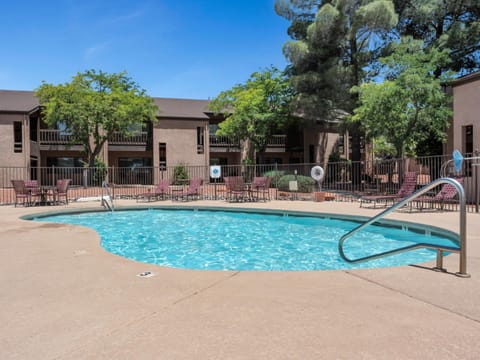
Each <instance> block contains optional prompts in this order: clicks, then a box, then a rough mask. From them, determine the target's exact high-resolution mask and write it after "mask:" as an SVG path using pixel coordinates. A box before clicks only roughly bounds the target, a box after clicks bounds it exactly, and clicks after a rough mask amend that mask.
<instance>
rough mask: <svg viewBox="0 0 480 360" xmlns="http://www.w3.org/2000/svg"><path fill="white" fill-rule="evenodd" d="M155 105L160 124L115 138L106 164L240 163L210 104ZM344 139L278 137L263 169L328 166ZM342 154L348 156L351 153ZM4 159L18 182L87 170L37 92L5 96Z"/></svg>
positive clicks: (332, 132) (1, 121) (315, 134)
mask: <svg viewBox="0 0 480 360" xmlns="http://www.w3.org/2000/svg"><path fill="white" fill-rule="evenodd" d="M154 102H155V104H156V105H157V106H158V108H159V111H158V114H157V118H158V122H157V124H155V125H149V126H146V127H145V128H144V129H142V131H139V132H138V133H137V134H136V135H135V136H129V137H125V136H122V135H121V134H117V135H116V136H113V137H112V139H110V140H109V142H108V143H106V144H105V146H104V149H103V152H102V154H101V155H100V157H101V159H102V161H103V162H104V163H105V164H107V165H108V166H110V167H117V168H143V167H152V168H159V169H162V168H165V167H171V166H176V165H178V164H183V165H187V166H203V167H205V168H207V167H208V166H209V165H237V164H239V163H240V158H241V154H240V144H239V141H238V140H236V139H231V138H227V137H222V136H217V135H216V134H215V132H216V130H217V128H218V124H219V123H220V122H221V121H222V119H221V118H219V117H217V116H215V115H214V114H213V113H212V112H211V111H210V110H209V109H208V105H209V101H208V100H191V99H170V98H154ZM338 138H339V135H338V133H337V130H336V126H335V124H330V125H329V126H328V127H327V128H325V126H322V127H320V126H314V127H312V128H308V129H300V128H291V129H288V130H286V131H285V132H284V133H279V134H277V135H274V136H273V137H272V138H271V139H270V141H269V143H268V146H267V147H266V149H265V151H264V152H263V153H262V154H260V156H258V159H259V162H261V163H262V164H273V163H277V164H288V163H321V164H324V163H325V162H326V160H327V158H328V154H330V153H331V151H332V149H333V148H334V146H336V144H337V142H338ZM340 143H343V142H340ZM340 150H341V151H342V152H343V153H344V154H348V149H345V148H344V147H341V148H340ZM0 153H1V154H2V157H0V168H6V167H10V168H14V167H18V168H19V171H25V170H24V169H29V170H28V171H30V172H31V173H30V174H24V175H21V176H20V175H18V176H17V177H24V178H27V177H32V178H33V177H35V169H39V168H47V167H56V168H61V167H69V168H72V167H77V168H81V167H82V166H83V162H82V161H83V159H84V156H83V154H82V147H81V145H79V144H72V143H71V139H70V135H69V134H68V133H67V132H66V131H65V130H64V129H61V128H57V129H51V128H48V127H47V126H46V124H45V123H44V122H43V121H42V120H41V112H40V106H39V103H38V100H37V99H36V97H35V96H34V92H32V91H11V90H0ZM20 169H22V170H20ZM10 173H11V171H10ZM4 181H7V182H9V180H8V179H4ZM151 181H152V182H154V181H155V179H151Z"/></svg>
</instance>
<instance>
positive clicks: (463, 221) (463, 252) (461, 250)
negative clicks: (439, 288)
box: [338, 178, 470, 278]
mask: <svg viewBox="0 0 480 360" xmlns="http://www.w3.org/2000/svg"><path fill="white" fill-rule="evenodd" d="M440 184H451V185H453V186H454V187H455V188H456V189H457V191H458V195H459V202H460V234H459V239H458V240H457V241H456V243H457V244H458V247H453V246H446V245H445V246H444V245H433V244H428V243H417V244H413V245H408V246H405V247H401V248H398V249H394V250H389V251H385V252H381V253H378V254H373V255H369V256H365V257H361V258H357V259H350V258H348V257H347V256H346V255H345V252H344V251H343V244H344V242H345V240H347V239H348V238H349V237H351V236H352V235H354V234H355V233H357V232H359V231H360V230H362V229H363V228H365V227H367V226H368V225H371V224H373V223H374V222H376V221H378V220H380V219H382V218H383V217H385V216H386V215H388V214H390V213H391V212H392V211H394V210H396V209H398V208H401V207H402V206H404V205H405V204H407V203H408V202H410V201H412V200H414V199H416V198H417V197H419V196H421V195H423V194H425V193H426V192H428V191H430V190H431V189H433V188H434V187H436V186H438V185H440ZM466 231H467V216H466V200H465V191H464V190H463V186H462V185H461V184H460V183H459V182H458V181H457V180H455V179H452V178H440V179H437V180H434V181H432V182H431V183H430V184H427V185H425V186H424V187H423V188H421V189H420V190H418V191H416V192H415V193H414V194H412V195H410V196H408V197H407V198H405V199H403V200H401V201H399V202H397V203H395V204H394V205H393V206H391V207H390V208H388V209H386V210H384V211H382V212H381V213H380V214H378V215H376V216H374V217H372V218H370V219H369V220H368V221H367V222H365V223H363V224H361V225H359V226H357V227H356V228H354V229H353V230H351V231H349V232H348V233H346V234H345V235H343V236H342V237H341V238H340V240H339V242H338V251H339V252H340V256H341V257H342V259H343V260H345V261H347V262H349V263H360V262H364V261H369V260H374V259H379V258H383V257H386V256H391V255H395V254H400V253H403V252H407V251H411V250H415V249H421V248H423V249H425V248H427V249H434V250H436V251H437V261H436V266H435V269H436V270H441V271H445V270H444V269H443V252H444V251H448V252H453V253H458V254H459V255H460V269H459V271H458V272H457V273H455V275H457V276H459V277H464V278H469V277H470V274H468V273H467V234H466Z"/></svg>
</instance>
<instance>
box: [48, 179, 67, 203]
mask: <svg viewBox="0 0 480 360" xmlns="http://www.w3.org/2000/svg"><path fill="white" fill-rule="evenodd" d="M71 181H72V180H71V179H58V180H57V184H56V186H55V188H53V189H52V190H51V191H49V195H50V197H52V198H53V203H54V204H58V203H59V202H60V198H62V197H63V198H64V199H65V204H66V205H68V187H69V186H70V182H71Z"/></svg>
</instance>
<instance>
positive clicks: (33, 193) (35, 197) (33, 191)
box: [24, 180, 44, 205]
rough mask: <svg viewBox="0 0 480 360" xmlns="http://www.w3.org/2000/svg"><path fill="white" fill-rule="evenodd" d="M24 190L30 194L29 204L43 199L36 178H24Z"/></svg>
mask: <svg viewBox="0 0 480 360" xmlns="http://www.w3.org/2000/svg"><path fill="white" fill-rule="evenodd" d="M24 183H25V191H27V192H28V193H29V194H30V205H33V204H35V203H37V202H38V201H40V200H41V201H43V200H44V198H43V193H42V190H41V189H40V186H39V185H38V180H25V181H24Z"/></svg>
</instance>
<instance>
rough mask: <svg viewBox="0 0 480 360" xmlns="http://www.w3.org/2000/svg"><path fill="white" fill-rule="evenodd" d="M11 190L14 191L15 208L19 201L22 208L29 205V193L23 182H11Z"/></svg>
mask: <svg viewBox="0 0 480 360" xmlns="http://www.w3.org/2000/svg"><path fill="white" fill-rule="evenodd" d="M12 185H13V190H14V191H15V207H17V204H18V203H19V200H21V201H22V204H23V206H28V205H30V204H31V196H30V191H29V190H27V189H26V187H25V181H24V180H12Z"/></svg>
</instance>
